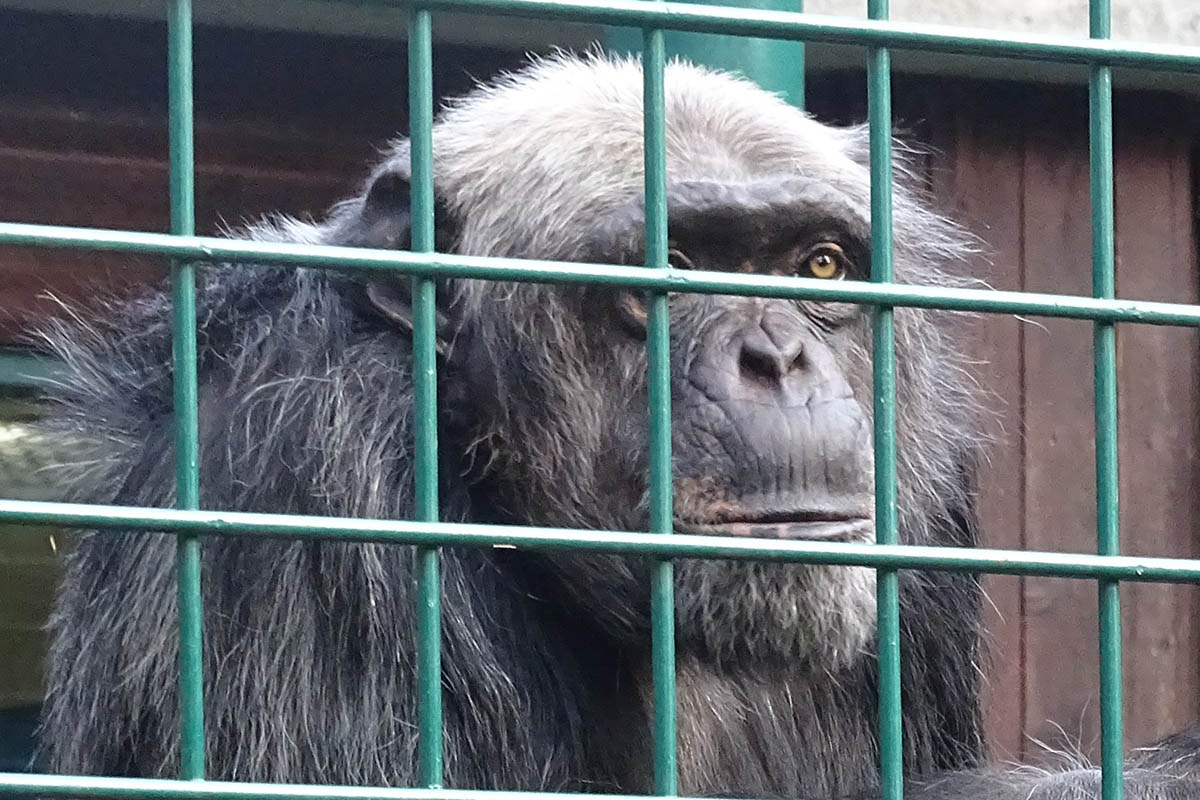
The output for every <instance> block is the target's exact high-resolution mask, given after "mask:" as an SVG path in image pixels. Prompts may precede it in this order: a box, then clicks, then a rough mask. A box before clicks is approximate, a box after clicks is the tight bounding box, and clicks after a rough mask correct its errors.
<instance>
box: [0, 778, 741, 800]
mask: <svg viewBox="0 0 1200 800" xmlns="http://www.w3.org/2000/svg"><path fill="white" fill-rule="evenodd" d="M0 791H3V792H5V793H6V794H9V795H12V796H18V797H31V796H32V797H107V798H123V799H126V800H326V799H328V800H589V798H595V797H596V795H594V794H570V793H565V792H505V791H486V790H453V789H440V790H434V789H410V788H399V787H396V788H393V787H370V786H324V785H316V786H314V785H306V784H294V783H288V784H282V783H232V782H225V781H196V782H190V781H188V782H185V781H171V780H162V779H156V778H108V777H92V776H74V775H70V776H66V775H30V774H27V773H19V772H0ZM604 798H605V800H645V796H644V795H620V794H605V795H604ZM711 800H718V798H711Z"/></svg>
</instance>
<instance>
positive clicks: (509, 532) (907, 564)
mask: <svg viewBox="0 0 1200 800" xmlns="http://www.w3.org/2000/svg"><path fill="white" fill-rule="evenodd" d="M0 523H10V524H18V525H22V524H24V525H59V526H63V527H72V528H95V529H98V530H112V529H128V530H146V531H161V532H165V533H175V534H177V533H200V534H211V535H218V536H260V537H265V538H278V539H339V540H342V541H357V542H389V543H393V544H410V545H426V546H437V545H444V546H448V547H494V548H508V549H522V548H524V549H528V550H587V551H593V552H604V553H616V554H623V555H641V556H654V557H660V558H704V559H734V560H740V561H749V560H754V561H782V562H804V563H812V564H837V565H842V566H863V567H878V568H882V569H932V570H939V571H946V572H981V573H992V574H997V575H1039V576H1044V577H1055V578H1081V579H1096V578H1115V579H1120V580H1130V581H1142V582H1149V583H1200V559H1183V558H1153V557H1141V556H1124V555H1123V556H1101V555H1094V554H1090V553H1042V552H1032V553H1026V552H1022V551H1017V550H993V549H986V548H960V547H925V546H912V545H879V544H857V543H847V542H824V541H799V540H791V539H789V540H780V539H756V538H750V537H737V536H697V535H691V534H682V533H676V534H673V535H671V536H663V535H662V534H658V533H641V532H629V531H589V530H574V529H568V528H538V527H519V526H509V525H482V524H473V523H455V522H415V521H407V520H405V521H399V520H372V519H351V518H341V517H337V518H335V517H313V516H300V515H291V514H259V513H247V512H233V511H209V510H204V511H182V510H178V509H171V508H135V507H126V506H98V505H85V504H80V503H47V502H40V501H26V500H0Z"/></svg>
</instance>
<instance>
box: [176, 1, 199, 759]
mask: <svg viewBox="0 0 1200 800" xmlns="http://www.w3.org/2000/svg"><path fill="white" fill-rule="evenodd" d="M167 89H168V109H167V113H168V117H169V125H168V128H169V131H170V158H171V178H170V193H171V233H172V234H173V235H177V236H192V235H194V234H195V232H196V213H195V203H196V200H195V196H196V195H195V185H196V183H195V156H194V151H193V130H194V128H193V125H192V4H191V0H171V2H170V3H169V4H168V6H167ZM171 302H172V318H171V326H172V332H173V348H174V350H173V368H174V372H173V375H174V382H175V504H176V505H177V506H178V507H179V508H181V509H185V510H191V509H197V508H199V507H200V468H199V433H198V429H199V424H198V421H197V416H198V415H197V406H198V400H197V394H198V393H197V388H196V276H195V268H194V267H193V266H192V264H191V262H189V261H182V260H179V261H173V262H171ZM175 547H176V550H175V575H176V584H177V592H178V603H179V704H180V709H179V711H180V713H179V718H180V725H181V730H180V735H181V741H180V765H179V771H180V775H181V776H182V777H183V778H186V779H191V780H199V779H201V778H203V777H204V646H203V638H202V636H203V605H202V599H201V595H200V539H199V538H198V537H197V536H196V535H195V534H184V535H181V536H180V537H179V538H178V539H177V540H176V542H175Z"/></svg>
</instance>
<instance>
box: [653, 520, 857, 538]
mask: <svg viewBox="0 0 1200 800" xmlns="http://www.w3.org/2000/svg"><path fill="white" fill-rule="evenodd" d="M675 530H676V531H678V532H679V533H692V534H698V535H701V536H742V537H749V538H756V539H796V540H801V541H854V540H858V539H863V538H865V537H866V536H867V534H869V533H870V532H871V521H870V520H869V519H848V520H837V521H827V522H726V523H722V524H719V525H694V524H690V523H684V522H679V521H678V520H676V522H675Z"/></svg>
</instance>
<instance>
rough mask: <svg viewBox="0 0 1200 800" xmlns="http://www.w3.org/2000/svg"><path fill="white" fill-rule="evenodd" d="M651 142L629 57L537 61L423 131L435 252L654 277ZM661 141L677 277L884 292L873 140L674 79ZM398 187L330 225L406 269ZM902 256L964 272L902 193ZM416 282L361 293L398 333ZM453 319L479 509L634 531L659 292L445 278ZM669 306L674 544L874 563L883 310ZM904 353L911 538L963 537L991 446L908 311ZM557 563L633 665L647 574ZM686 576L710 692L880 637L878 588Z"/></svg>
mask: <svg viewBox="0 0 1200 800" xmlns="http://www.w3.org/2000/svg"><path fill="white" fill-rule="evenodd" d="M580 69H587V70H588V79H587V80H586V81H577V80H575V78H577V77H578V76H577V75H576V74H575V73H576V71H578V70H580ZM641 118H642V103H641V74H640V70H639V68H638V66H637V63H636V62H624V61H599V62H598V61H577V60H570V59H553V60H549V61H545V62H543V63H541V64H540V65H539V66H537V67H535V68H534V69H532V70H530V71H527V72H523V73H522V74H521V75H520V77H519V78H513V79H510V80H507V81H501V82H499V83H497V84H495V85H494V86H492V87H491V88H489V89H485V90H483V91H481V92H477V93H475V94H473V95H471V96H470V98H469V99H467V100H465V101H462V102H460V103H458V104H455V105H453V106H452V107H451V108H450V109H449V110H448V111H447V112H446V113H445V114H444V115H443V117H442V118H441V121H440V122H439V124H438V125H437V126H436V127H435V130H434V151H435V188H436V192H437V196H438V232H439V245H438V246H439V249H441V250H443V251H448V252H457V253H463V254H472V255H488V256H503V257H511V258H545V259H561V260H575V261H588V262H600V263H615V264H630V265H632V264H641V263H643V261H644V258H645V255H644V237H645V229H644V221H643V220H644V211H643V183H642V181H643V174H644V173H643V151H642V122H641ZM666 125H667V137H666V141H667V171H668V217H669V240H670V244H669V247H670V251H669V252H670V263H671V266H672V267H673V268H675V269H676V270H694V269H700V270H714V271H725V272H739V273H746V274H751V275H776V276H802V277H806V278H815V279H818V280H825V281H841V280H865V279H867V278H868V277H869V273H870V259H871V254H870V219H869V216H870V215H869V211H868V209H869V196H870V187H869V176H868V171H867V169H866V168H865V166H864V164H863V161H864V158H865V155H864V154H865V149H866V148H865V138H864V135H863V131H862V130H860V129H849V130H838V129H833V128H830V127H827V126H824V125H821V124H819V123H817V122H815V121H813V120H811V119H810V118H809V117H807V116H806V115H805V114H804V113H803V112H801V111H799V110H796V109H794V108H791V107H789V106H787V105H786V104H785V103H783V102H782V101H780V100H778V99H777V98H775V97H773V96H771V95H769V94H766V93H764V92H762V91H760V90H759V89H757V88H755V87H754V86H752V85H750V84H748V83H746V82H743V81H740V80H736V79H734V78H732V77H729V76H725V75H721V74H714V73H711V72H707V71H702V70H700V69H697V68H694V67H690V66H687V65H683V64H673V65H671V66H669V67H668V69H667V73H666ZM408 164H409V154H408V147H407V143H406V142H400V143H398V144H397V146H396V147H395V149H394V152H393V153H392V155H391V156H390V157H389V158H388V159H387V160H385V162H384V163H383V164H382V165H381V166H380V167H379V169H378V170H377V171H376V173H375V175H374V176H373V177H372V179H371V181H370V182H369V184H368V187H367V189H366V191H365V192H364V195H363V198H362V199H361V200H360V201H357V202H356V203H352V204H350V205H349V206H347V207H346V208H345V209H343V212H342V214H341V217H340V222H339V223H338V226H337V231H338V233H337V237H338V239H337V240H338V241H342V242H344V243H347V244H361V245H368V246H375V247H406V246H407V244H408V221H409V210H408V209H409V206H408V196H409V183H408V174H409V173H408ZM895 238H896V251H895V271H896V275H897V277H898V279H899V280H902V281H905V280H907V281H915V282H926V283H928V282H933V283H938V284H945V283H948V282H949V278H947V277H946V273H945V272H944V267H946V266H947V265H948V264H950V263H951V262H953V261H954V260H956V259H958V258H960V257H961V256H962V255H963V254H964V252H966V248H965V244H964V240H963V238H962V237H961V236H960V234H958V233H957V232H956V230H955V229H953V228H952V227H951V226H950V225H949V224H948V223H946V222H945V221H944V220H942V219H941V218H940V217H938V216H937V215H935V214H932V213H930V212H929V211H927V210H925V209H923V208H922V207H921V206H920V205H918V203H917V202H916V201H915V200H914V199H912V197H911V195H910V193H909V192H908V191H906V190H904V189H902V188H901V189H897V193H896V197H895ZM407 285H408V284H407V279H400V280H395V279H379V280H376V281H372V282H370V283H369V285H367V287H366V291H365V292H364V295H365V297H366V298H367V299H368V300H369V302H370V305H371V307H372V308H373V309H375V310H376V311H377V312H379V313H380V314H381V319H384V320H386V321H387V322H388V324H392V325H395V326H397V328H398V329H399V330H402V331H407V330H410V329H411V313H410V310H409V304H408V294H407ZM439 297H440V316H439V327H440V331H439V340H440V351H441V352H442V354H443V364H442V389H441V391H442V411H441V413H442V418H443V425H444V430H445V431H446V435H447V438H448V439H449V440H450V441H452V442H454V443H455V444H456V446H457V447H458V448H459V450H460V451H461V452H462V453H463V454H464V456H465V458H464V461H463V464H464V465H465V466H464V469H465V470H466V471H467V472H468V475H469V478H470V480H471V482H472V486H473V487H474V488H473V492H474V497H475V501H476V504H477V505H478V506H479V508H480V509H481V513H483V514H485V515H486V516H488V517H490V518H494V519H495V520H496V521H502V522H514V523H523V524H538V525H553V526H564V527H585V528H607V529H624V530H639V529H640V530H645V529H646V526H647V524H648V514H647V486H648V484H647V465H648V457H647V453H648V442H649V437H648V425H647V419H648V398H647V358H646V341H645V340H646V333H647V305H646V298H645V296H644V295H643V294H642V293H640V292H637V291H631V290H627V289H623V288H614V287H612V286H581V285H558V286H555V285H539V284H532V283H521V284H515V283H491V282H484V281H448V282H444V283H443V284H442V285H441V287H440V294H439ZM669 308H670V312H669V318H670V350H671V390H672V391H671V395H672V398H671V399H672V406H673V428H672V448H673V465H674V467H673V468H674V490H675V504H674V516H675V529H676V530H677V531H680V532H687V533H696V534H723V535H732V536H761V537H767V538H778V539H817V540H833V541H852V542H868V541H871V540H872V539H873V538H874V464H873V449H872V435H871V427H872V384H871V324H870V314H871V312H870V310H869V309H866V308H863V307H859V306H856V305H853V304H845V303H829V302H815V301H803V302H797V301H792V300H785V299H759V298H750V297H732V296H715V295H702V294H689V293H677V294H672V295H671V296H670V298H669ZM895 330H896V352H897V362H898V368H897V369H898V374H897V393H898V415H899V420H898V441H899V445H898V453H899V456H898V458H899V469H898V485H899V498H900V509H899V513H900V520H901V527H902V536H903V537H904V538H905V539H907V540H909V541H956V540H957V538H961V536H962V530H963V526H962V520H961V519H960V518H961V517H962V516H963V514H965V508H966V500H965V495H964V493H965V487H964V480H965V478H964V476H965V474H966V470H967V469H968V468H969V466H970V463H971V459H972V457H973V451H974V448H975V447H976V442H977V437H976V436H975V434H974V428H973V421H972V418H973V414H972V408H973V406H972V402H971V399H970V397H971V392H970V385H969V383H967V381H966V379H965V378H964V377H963V376H964V373H963V369H962V360H961V358H960V357H959V355H958V348H956V347H955V346H954V345H953V343H952V342H951V341H950V339H949V337H948V335H947V334H946V332H945V328H944V325H943V324H942V322H941V320H939V319H938V318H937V317H936V316H935V315H931V314H929V313H927V312H923V311H918V310H912V309H898V310H897V311H896V314H895ZM956 537H957V538H956ZM543 566H546V567H548V569H546V571H545V576H546V578H545V579H546V580H547V581H550V582H553V584H554V585H555V586H556V587H557V588H558V589H559V590H560V591H561V592H562V593H563V594H564V595H565V596H567V597H568V598H570V599H571V601H572V602H573V603H574V604H575V609H576V611H577V612H579V613H580V615H581V616H585V617H586V618H588V619H590V620H592V621H593V622H595V623H596V625H597V627H598V628H599V629H600V630H602V631H604V632H605V633H606V634H607V635H611V636H614V637H618V638H621V639H623V640H625V641H627V642H635V641H645V637H644V632H645V626H646V621H647V601H646V597H647V585H648V581H647V579H646V577H647V572H646V565H645V564H644V563H642V562H640V561H638V560H631V559H623V558H616V557H607V556H598V555H587V556H581V555H571V556H566V555H561V556H553V557H549V556H547V557H545V561H544V564H543ZM676 576H677V577H676V581H677V614H678V619H677V622H678V631H679V645H680V647H681V648H683V649H685V650H688V651H690V652H692V653H693V654H694V655H695V656H696V657H698V658H702V659H706V660H710V661H711V662H713V663H714V664H715V665H717V666H719V667H721V668H730V669H745V668H752V667H755V666H758V665H770V666H771V667H772V668H778V667H780V666H781V665H787V666H791V667H794V668H797V669H835V668H838V667H841V666H844V665H845V664H846V663H848V662H849V661H850V660H851V659H853V658H854V657H855V655H856V654H858V653H859V652H860V651H862V650H863V648H864V647H865V646H866V645H867V643H868V640H869V638H870V637H871V636H872V634H873V625H874V576H873V575H872V572H871V570H868V569H865V568H850V567H825V566H812V565H782V564H761V563H750V562H722V561H691V560H684V561H681V562H679V563H678V565H677V571H676Z"/></svg>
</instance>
